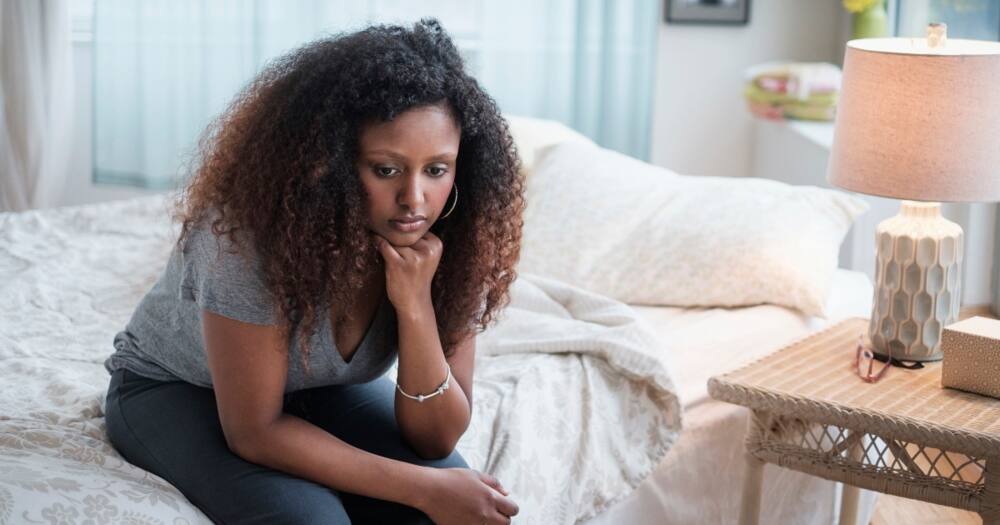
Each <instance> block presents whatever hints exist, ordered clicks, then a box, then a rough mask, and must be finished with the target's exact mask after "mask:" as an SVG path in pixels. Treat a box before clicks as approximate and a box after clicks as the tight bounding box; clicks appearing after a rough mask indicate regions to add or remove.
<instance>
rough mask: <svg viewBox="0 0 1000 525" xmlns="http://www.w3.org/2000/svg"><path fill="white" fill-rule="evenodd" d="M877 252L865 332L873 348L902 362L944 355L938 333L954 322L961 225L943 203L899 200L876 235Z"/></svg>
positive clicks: (958, 296)
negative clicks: (946, 212) (948, 215)
mask: <svg viewBox="0 0 1000 525" xmlns="http://www.w3.org/2000/svg"><path fill="white" fill-rule="evenodd" d="M875 237H876V249H877V252H878V255H877V258H876V263H875V264H876V269H875V297H874V305H873V309H872V317H871V324H870V325H869V335H870V337H871V341H872V346H873V347H874V349H875V352H876V353H878V354H881V355H883V356H887V355H891V356H892V357H894V358H896V359H900V360H904V361H937V360H940V359H941V357H942V355H943V354H942V353H941V331H942V329H943V328H944V326H946V325H949V324H951V323H953V322H955V321H957V320H958V310H959V307H960V305H961V284H962V276H961V271H962V227H961V226H959V225H957V224H955V223H953V222H951V221H949V220H947V219H945V218H944V217H942V216H941V205H940V204H938V203H929V202H913V201H903V204H902V207H901V208H900V212H899V215H897V216H895V217H892V218H890V219H886V220H885V221H882V223H880V224H879V226H878V231H877V233H876V234H875Z"/></svg>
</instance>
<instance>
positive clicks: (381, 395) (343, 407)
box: [289, 377, 468, 523]
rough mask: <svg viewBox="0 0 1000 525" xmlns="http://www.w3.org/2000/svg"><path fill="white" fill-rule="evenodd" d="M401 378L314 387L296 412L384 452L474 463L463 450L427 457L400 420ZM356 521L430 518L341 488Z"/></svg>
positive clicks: (452, 464)
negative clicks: (412, 443)
mask: <svg viewBox="0 0 1000 525" xmlns="http://www.w3.org/2000/svg"><path fill="white" fill-rule="evenodd" d="M395 389H396V387H395V383H393V382H392V381H391V380H389V379H388V378H385V377H382V378H379V379H376V380H374V381H370V382H368V383H361V384H356V385H336V386H329V387H320V388H313V389H309V390H303V391H300V392H296V393H295V394H293V396H294V397H293V400H292V402H291V403H290V404H289V405H290V409H292V410H293V411H294V412H295V413H296V415H298V416H299V417H302V418H303V419H306V420H307V421H310V422H311V423H313V424H314V425H316V426H318V427H320V428H323V429H324V430H326V431H327V432H329V433H331V434H333V435H335V436H337V437H338V438H340V439H342V440H344V441H345V442H347V443H349V444H351V445H353V446H355V447H358V448H361V449H364V450H367V451H368V452H371V453H373V454H378V455H380V456H383V457H387V458H392V459H397V460H400V461H405V462H407V463H412V464H416V465H423V466H426V467H434V468H468V465H467V464H466V462H465V460H464V459H463V458H462V456H461V455H460V454H459V453H458V452H457V451H455V452H452V453H451V455H449V456H448V457H446V458H443V459H437V460H429V459H424V458H421V457H420V456H419V455H418V454H417V453H416V451H414V450H413V448H412V447H411V446H410V445H409V444H408V443H407V442H406V440H405V439H404V438H403V435H402V433H401V432H400V430H399V426H398V424H397V423H396V413H395V392H396V390H395ZM340 495H341V498H342V500H343V502H344V506H345V507H346V508H347V512H348V514H349V515H350V516H351V518H352V519H353V520H355V522H356V523H367V522H371V523H430V521H429V520H428V519H427V517H426V516H425V515H424V514H423V513H419V512H416V511H415V510H414V509H411V508H409V507H406V506H403V505H399V504H396V503H389V502H384V501H379V500H374V499H371V498H366V497H362V496H357V495H355V494H350V493H346V492H344V493H341V494H340Z"/></svg>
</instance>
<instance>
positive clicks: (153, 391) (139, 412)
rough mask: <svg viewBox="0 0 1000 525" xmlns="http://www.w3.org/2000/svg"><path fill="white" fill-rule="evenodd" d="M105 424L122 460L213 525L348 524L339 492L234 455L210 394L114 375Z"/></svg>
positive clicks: (191, 387) (122, 373) (135, 376)
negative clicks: (159, 481) (170, 488)
mask: <svg viewBox="0 0 1000 525" xmlns="http://www.w3.org/2000/svg"><path fill="white" fill-rule="evenodd" d="M105 419H106V421H107V427H108V436H109V437H110V439H111V442H112V444H113V445H114V446H115V448H116V449H117V450H118V451H119V452H120V453H121V454H122V455H123V456H124V457H125V459H127V460H128V461H129V462H131V463H133V464H135V465H137V466H139V467H141V468H143V469H145V470H148V471H150V472H152V473H154V474H156V475H158V476H160V477H162V478H164V479H165V480H167V481H168V482H169V483H171V484H172V485H174V486H175V487H177V489H178V490H180V491H181V492H182V493H183V494H184V495H185V496H186V497H187V498H188V499H189V500H190V501H191V502H192V503H193V504H194V505H195V506H197V507H198V508H200V509H201V510H202V511H203V512H205V514H207V515H208V517H209V518H211V519H212V521H214V522H216V523H241V524H242V523H296V524H297V523H331V524H349V523H351V521H350V519H349V518H348V515H347V513H346V511H345V509H344V506H343V503H342V502H341V500H340V495H339V494H338V493H337V492H336V491H334V490H331V489H329V488H327V487H324V486H322V485H319V484H317V483H313V482H310V481H307V480H304V479H301V478H297V477H294V476H291V475H288V474H285V473H283V472H280V471H277V470H273V469H269V468H266V467H262V466H260V465H256V464H254V463H250V462H248V461H245V460H243V459H242V458H240V457H239V456H237V455H236V454H234V453H233V452H232V451H230V450H229V446H228V445H227V444H226V440H225V436H224V435H223V433H222V425H221V424H220V422H219V417H218V412H217V409H216V404H215V395H214V393H213V392H212V390H210V389H207V388H201V387H197V386H194V385H191V384H188V383H185V382H180V381H178V382H161V381H154V380H152V379H147V378H145V377H142V376H140V375H138V374H135V373H133V372H129V371H127V370H117V371H115V372H114V374H112V376H111V384H110V386H109V388H108V397H107V410H106V415H105Z"/></svg>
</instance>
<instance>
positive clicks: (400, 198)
mask: <svg viewBox="0 0 1000 525" xmlns="http://www.w3.org/2000/svg"><path fill="white" fill-rule="evenodd" d="M396 202H397V203H398V204H400V205H403V206H406V207H407V208H410V209H414V208H417V207H419V206H420V205H421V204H423V202H424V190H423V187H422V185H421V183H420V177H414V176H412V175H411V176H407V177H403V185H402V187H401V188H400V190H399V194H398V195H397V198H396Z"/></svg>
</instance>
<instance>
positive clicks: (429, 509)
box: [420, 468, 518, 525]
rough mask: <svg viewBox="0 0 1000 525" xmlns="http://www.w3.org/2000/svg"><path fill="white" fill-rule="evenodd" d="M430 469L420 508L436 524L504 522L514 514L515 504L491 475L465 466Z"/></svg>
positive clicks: (474, 524)
mask: <svg viewBox="0 0 1000 525" xmlns="http://www.w3.org/2000/svg"><path fill="white" fill-rule="evenodd" d="M432 470H433V473H432V475H433V477H432V478H431V479H432V480H433V481H432V482H431V486H430V491H429V495H428V497H427V499H426V502H425V504H424V505H422V506H421V507H422V508H421V509H420V510H421V511H423V512H424V514H427V516H428V517H429V518H430V519H431V520H432V521H433V522H434V523H436V524H437V525H505V524H508V523H510V518H511V516H514V515H516V514H517V511H518V508H517V504H516V503H514V502H513V501H512V500H511V499H510V498H508V497H507V495H508V493H507V489H505V488H503V486H501V485H500V482H499V481H497V479H496V478H494V477H493V476H490V475H489V474H483V473H481V472H476V471H475V470H471V469H467V468H446V469H432Z"/></svg>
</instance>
